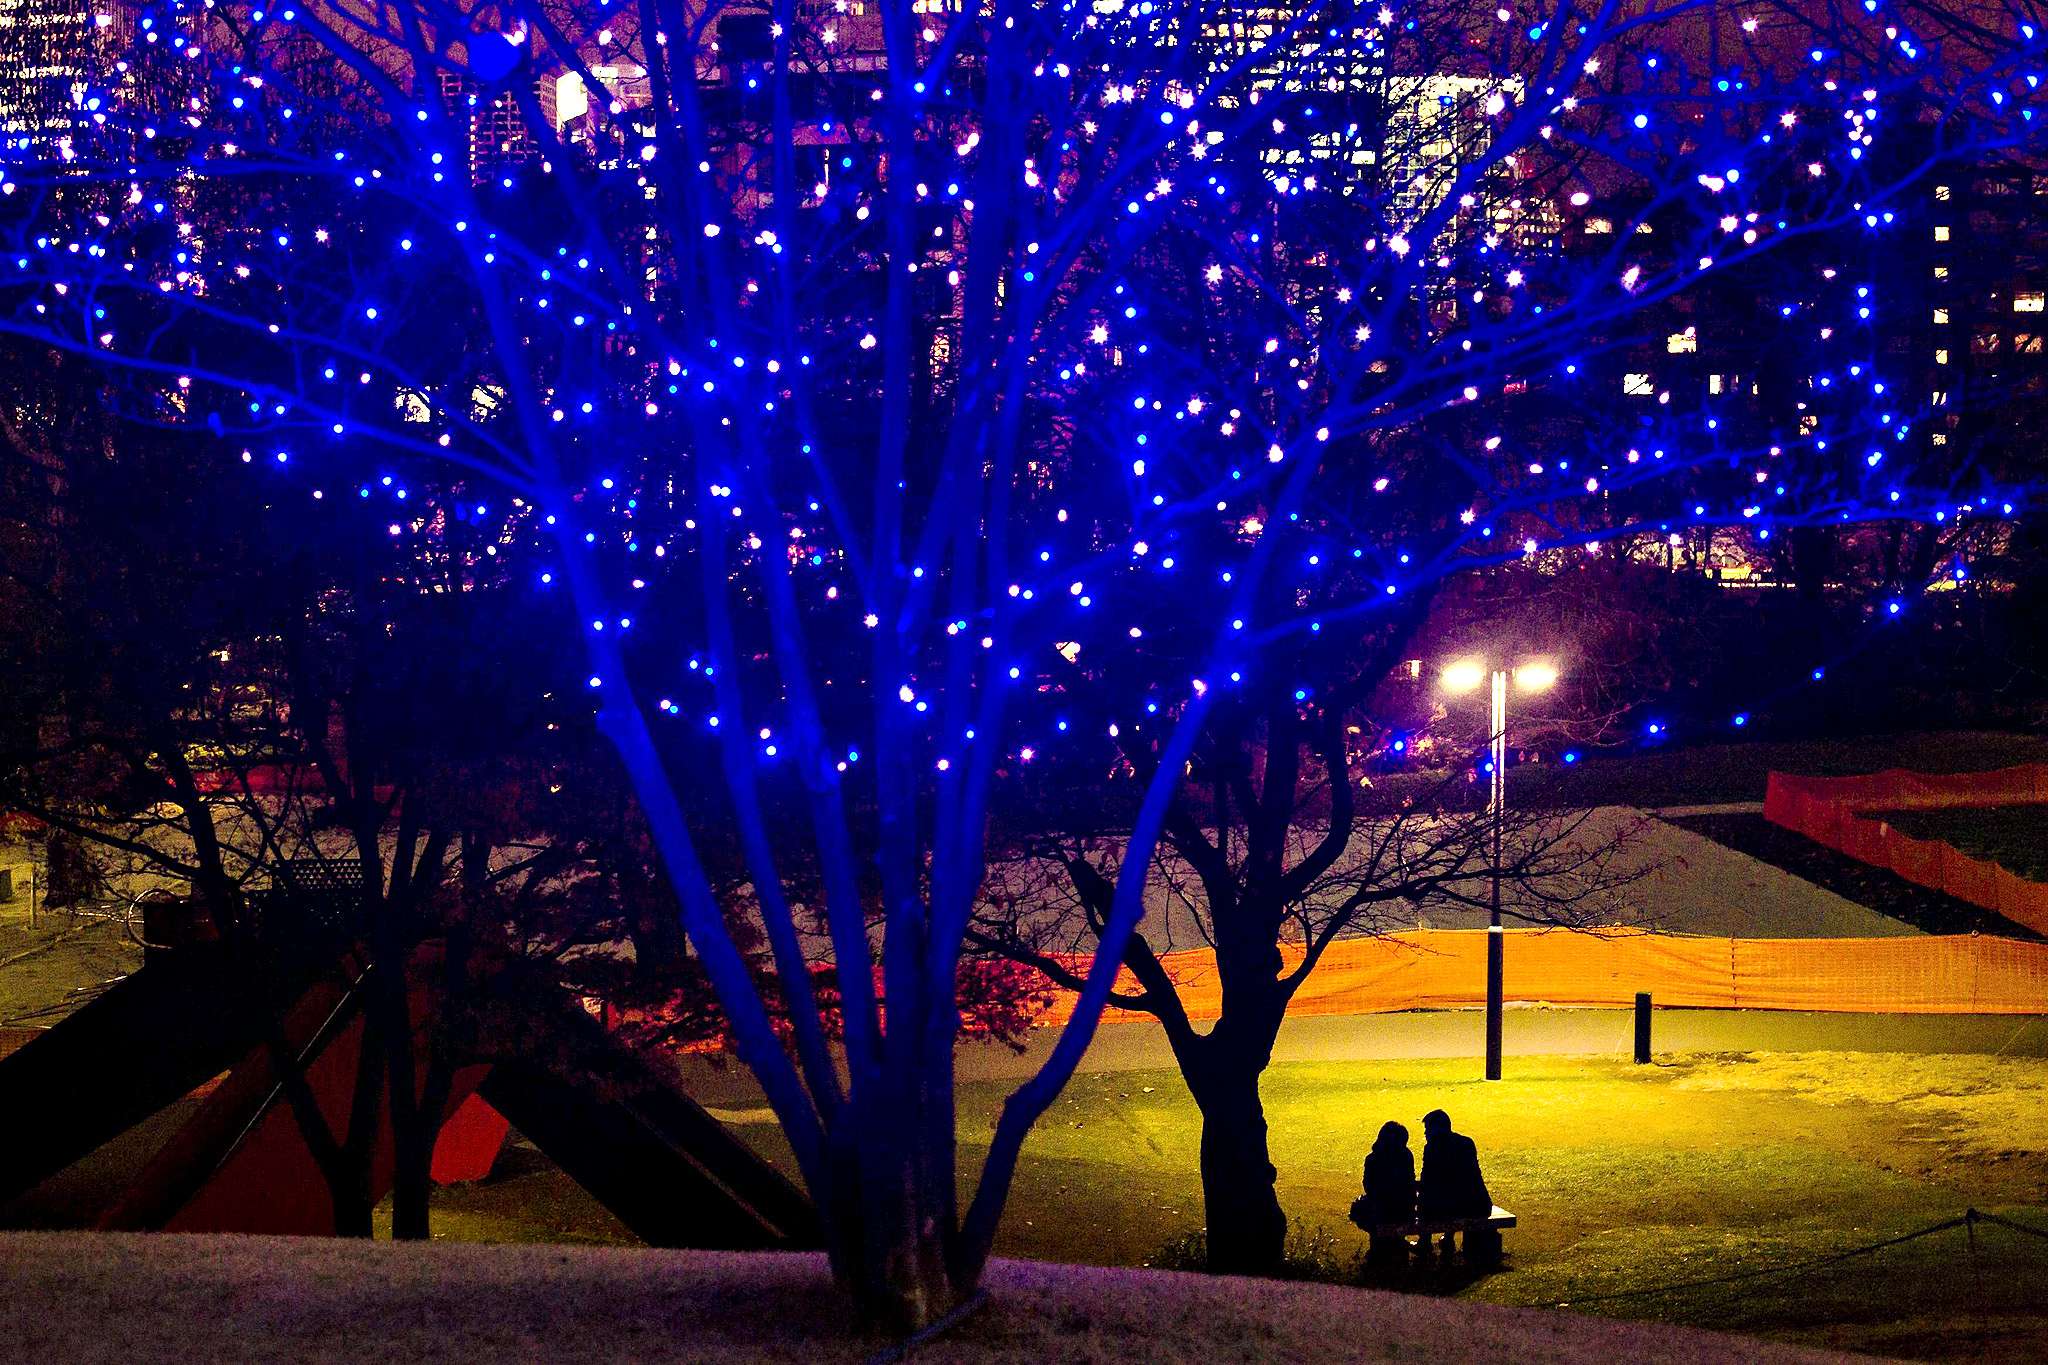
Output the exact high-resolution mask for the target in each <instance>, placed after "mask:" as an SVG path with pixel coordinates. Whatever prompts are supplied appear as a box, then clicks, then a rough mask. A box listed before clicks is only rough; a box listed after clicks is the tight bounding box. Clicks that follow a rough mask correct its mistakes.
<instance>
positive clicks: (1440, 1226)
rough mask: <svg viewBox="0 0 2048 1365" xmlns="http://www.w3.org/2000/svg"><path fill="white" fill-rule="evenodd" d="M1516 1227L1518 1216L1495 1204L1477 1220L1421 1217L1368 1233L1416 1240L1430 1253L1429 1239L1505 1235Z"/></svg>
mask: <svg viewBox="0 0 2048 1365" xmlns="http://www.w3.org/2000/svg"><path fill="white" fill-rule="evenodd" d="M1514 1225H1515V1215H1513V1214H1512V1213H1509V1212H1508V1211H1507V1210H1506V1209H1504V1208H1502V1207H1501V1206H1500V1205H1498V1204H1495V1205H1494V1206H1493V1212H1492V1213H1489V1214H1488V1215H1486V1217H1484V1218H1480V1217H1477V1216H1474V1217H1470V1218H1422V1217H1419V1216H1418V1217H1416V1218H1413V1219H1411V1220H1409V1221H1408V1222H1405V1223H1378V1224H1375V1225H1373V1226H1372V1227H1371V1228H1369V1229H1367V1230H1368V1231H1369V1232H1371V1233H1372V1235H1373V1236H1374V1237H1375V1238H1381V1237H1398V1238H1400V1239H1402V1240H1403V1241H1406V1240H1407V1239H1408V1238H1410V1237H1415V1238H1418V1239H1420V1241H1419V1245H1420V1247H1421V1248H1422V1249H1427V1248H1428V1246H1429V1239H1430V1238H1432V1237H1443V1236H1446V1235H1448V1234H1450V1233H1453V1232H1455V1233H1457V1234H1459V1235H1460V1236H1464V1235H1467V1234H1469V1233H1473V1232H1477V1231H1478V1230H1479V1229H1481V1228H1492V1229H1493V1230H1494V1231H1495V1232H1505V1231H1506V1230H1507V1229H1509V1228H1511V1227H1513V1226H1514Z"/></svg>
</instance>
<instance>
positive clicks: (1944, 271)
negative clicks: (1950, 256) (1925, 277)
mask: <svg viewBox="0 0 2048 1365" xmlns="http://www.w3.org/2000/svg"><path fill="white" fill-rule="evenodd" d="M1934 278H1935V279H1937V280H1945V279H1947V278H1948V267H1947V266H1945V265H1938V266H1936V267H1934Z"/></svg>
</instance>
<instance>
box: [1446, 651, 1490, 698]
mask: <svg viewBox="0 0 2048 1365" xmlns="http://www.w3.org/2000/svg"><path fill="white" fill-rule="evenodd" d="M1485 681H1486V665H1485V663H1484V662H1482V661H1481V660H1478V659H1459V660H1458V661H1457V662H1455V663H1452V664H1449V665H1447V666H1446V667H1445V668H1444V671H1443V685H1444V690H1445V691H1447V692H1476V691H1478V690H1479V686H1480V684H1481V683H1484V682H1485Z"/></svg>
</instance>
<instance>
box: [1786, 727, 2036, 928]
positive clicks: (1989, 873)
mask: <svg viewBox="0 0 2048 1365" xmlns="http://www.w3.org/2000/svg"><path fill="white" fill-rule="evenodd" d="M2044 804H2048V765H2043V764H2039V763H2023V764H2020V765H2019V766H2017V767H2013V768H1999V769H1997V770H1995V771H1992V772H1982V773H1915V772H1907V771H1905V770H1904V769H1901V768H1892V769H1888V770H1886V771H1884V772H1881V773H1871V774H1869V775H1867V776H1864V777H1796V776H1793V775H1792V774H1790V773H1772V774H1771V775H1770V782H1769V785H1768V787H1767V788H1766V790H1765V795H1764V818H1765V819H1766V820H1769V821H1770V822H1771V823H1772V824H1774V825H1782V826H1783V827H1785V828H1786V829H1789V830H1795V831H1797V832H1798V833H1800V834H1804V835H1805V836H1806V837H1807V838H1809V839H1812V840H1813V841H1814V842H1816V843H1819V844H1824V845H1826V846H1827V847H1829V848H1831V849H1834V850H1835V851H1836V852H1837V853H1841V854H1844V855H1846V856H1848V857H1851V858H1854V859H1856V861H1858V862H1860V863H1868V864H1870V865H1871V866H1872V867H1882V868H1886V869H1888V870H1890V871H1892V872H1896V873H1897V874H1898V875H1899V876H1901V877H1904V878H1905V879H1906V880H1907V881H1909V882H1913V883H1915V884H1917V885H1919V886H1924V887H1927V888H1928V889H1929V890H1933V891H1941V892H1944V893H1946V894H1948V895H1951V896H1954V897H1956V898H1957V899H1958V900H1966V901H1968V902H1970V904H1972V905H1981V906H1983V907H1984V908H1985V909H1986V910H1991V911H1995V912H1996V913H1998V914H2001V915H2003V916H2005V917H2006V918H2007V919H2009V920H2011V921H2012V922H2013V923H2015V924H2024V925H2025V926H2026V927H2027V928H2029V929H2032V930H2033V931H2034V932H2036V933H2040V934H2048V883H2042V882H2034V881H2028V880H2027V879H2026V878H2025V877H2022V876H2019V875H2018V874H2016V873H2014V872H2012V871H2010V870H2009V869H2007V868H2004V867H2000V866H1999V865H1998V864H1997V863H1993V862H1987V861H1985V860H1984V859H1982V858H1973V857H1971V856H1970V855H1969V854H1967V853H1965V852H1963V851H1962V850H1961V849H1959V848H1957V847H1956V846H1955V845H1954V844H1951V843H1947V842H1945V841H1943V840H1940V839H1915V838H1914V837H1913V836H1911V835H1910V834H1902V833H1900V832H1899V831H1898V830H1895V829H1893V828H1892V827H1891V826H1890V825H1888V824H1886V823H1885V822H1884V821H1882V820H1871V819H1866V818H1865V817H1864V815H1863V812H1865V811H1872V810H1953V809H1957V808H1963V807H1970V806H2027V805H2044ZM2043 818H2048V815H2044V817H2043Z"/></svg>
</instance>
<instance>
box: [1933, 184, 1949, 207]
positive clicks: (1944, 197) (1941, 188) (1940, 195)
mask: <svg viewBox="0 0 2048 1365" xmlns="http://www.w3.org/2000/svg"><path fill="white" fill-rule="evenodd" d="M1934 197H1935V198H1936V199H1937V200H1940V201H1942V202H1943V203H1946V202H1947V201H1948V186H1946V185H1936V186H1935V187H1934Z"/></svg>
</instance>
